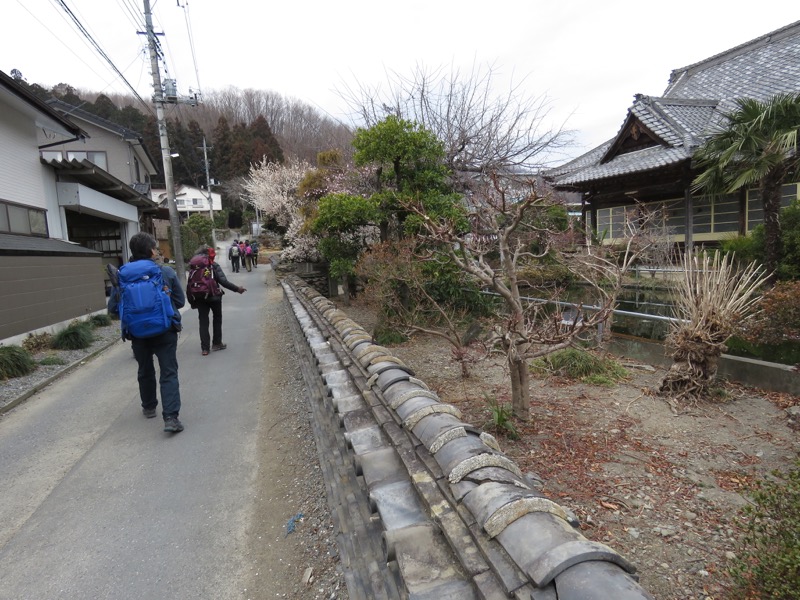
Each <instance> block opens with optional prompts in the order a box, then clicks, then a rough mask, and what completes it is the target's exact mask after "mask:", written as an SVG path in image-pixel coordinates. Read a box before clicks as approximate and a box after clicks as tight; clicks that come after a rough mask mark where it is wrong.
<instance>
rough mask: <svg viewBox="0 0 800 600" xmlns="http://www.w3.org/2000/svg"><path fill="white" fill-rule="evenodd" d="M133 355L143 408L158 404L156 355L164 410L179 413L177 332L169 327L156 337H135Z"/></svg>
mask: <svg viewBox="0 0 800 600" xmlns="http://www.w3.org/2000/svg"><path fill="white" fill-rule="evenodd" d="M131 344H132V345H133V356H134V357H135V358H136V362H137V363H139V372H138V379H139V397H140V398H141V400H142V408H156V407H157V406H158V397H157V396H156V369H155V366H154V364H153V356H154V355H155V357H156V358H157V359H158V369H159V371H160V374H159V380H158V382H159V384H160V386H161V414H162V415H163V417H164V418H165V419H166V418H167V417H177V416H178V413H180V411H181V391H180V385H179V384H178V356H177V352H178V332H177V331H167V332H166V333H162V334H161V335H158V336H156V337H151V338H133V339H132V340H131Z"/></svg>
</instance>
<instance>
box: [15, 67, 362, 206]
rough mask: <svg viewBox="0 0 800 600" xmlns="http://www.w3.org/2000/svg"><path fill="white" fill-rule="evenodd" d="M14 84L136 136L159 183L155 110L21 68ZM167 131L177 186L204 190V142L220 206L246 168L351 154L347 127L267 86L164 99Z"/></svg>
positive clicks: (231, 200) (233, 194)
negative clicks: (42, 79)
mask: <svg viewBox="0 0 800 600" xmlns="http://www.w3.org/2000/svg"><path fill="white" fill-rule="evenodd" d="M12 77H15V80H16V81H17V83H19V84H20V85H22V86H23V87H25V88H27V89H28V91H30V92H31V93H32V94H34V95H35V96H37V97H38V98H40V99H42V100H44V101H47V100H48V99H50V98H57V99H59V100H61V101H63V102H66V103H68V104H70V105H72V106H75V107H78V108H80V109H82V110H85V111H87V112H90V113H92V114H95V115H97V116H99V117H102V118H104V119H107V120H108V121H111V122H113V123H116V124H118V125H122V126H123V127H127V128H128V129H131V130H132V131H135V132H137V133H139V134H140V135H141V137H142V140H143V142H144V145H145V146H146V148H147V150H148V152H149V153H150V155H151V157H152V158H153V161H154V163H155V164H156V166H157V168H158V170H159V174H158V175H157V176H156V177H155V178H153V181H152V185H153V187H163V186H164V180H163V171H162V163H161V145H160V142H159V134H158V126H157V121H156V113H155V107H154V106H152V105H146V106H143V105H142V103H141V102H140V101H139V100H138V99H137V98H136V97H134V96H132V95H124V94H108V95H107V94H103V93H100V92H93V91H89V90H82V89H81V90H79V89H76V88H74V87H72V86H70V85H69V84H66V83H60V84H58V85H56V86H53V87H52V88H45V87H43V86H41V85H39V84H29V83H27V82H26V81H25V80H24V78H23V77H22V76H21V74H20V73H19V72H17V73H13V72H12ZM165 113H166V118H167V133H168V136H169V143H170V151H171V152H172V153H174V154H178V155H179V156H177V157H175V158H173V160H172V168H173V175H174V178H175V183H176V184H180V183H183V184H187V185H192V186H196V187H205V185H206V171H205V160H204V156H203V139H204V138H205V141H206V146H207V148H208V160H209V165H210V169H209V170H210V172H209V176H210V178H211V179H212V180H214V181H216V182H218V184H217V186H216V187H215V191H219V192H221V193H222V194H223V203H224V204H226V205H228V206H229V207H230V208H233V209H236V208H238V207H237V206H236V204H237V203H238V200H239V194H240V192H241V184H242V181H243V179H244V178H245V177H246V176H247V174H248V173H249V171H250V167H251V165H254V164H259V163H261V162H262V161H263V160H264V158H266V159H267V161H268V162H276V163H282V162H284V161H285V160H286V159H289V158H297V159H299V160H302V161H305V162H307V163H309V164H315V163H316V157H317V154H318V153H319V152H322V151H326V150H331V149H338V150H339V151H341V152H342V153H343V154H348V153H349V148H350V142H351V140H352V129H351V128H350V127H348V126H347V125H345V124H343V123H340V122H337V121H335V120H334V119H332V118H330V117H328V116H327V115H324V114H322V113H321V112H320V111H319V110H317V109H316V108H314V107H312V106H310V105H308V104H306V103H304V102H301V101H299V100H296V99H292V98H287V97H285V96H282V95H281V94H278V93H277V92H273V91H265V90H254V89H245V90H241V89H238V88H236V87H229V88H226V89H224V90H221V91H212V92H210V93H208V94H207V95H204V96H203V97H202V99H201V101H200V102H199V103H197V104H196V105H194V106H193V105H189V104H182V103H181V104H167V105H166V106H165Z"/></svg>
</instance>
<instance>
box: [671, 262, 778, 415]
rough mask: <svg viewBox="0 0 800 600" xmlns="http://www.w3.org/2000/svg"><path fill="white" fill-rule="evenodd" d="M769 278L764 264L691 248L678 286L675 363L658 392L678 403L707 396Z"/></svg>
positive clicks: (673, 331)
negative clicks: (740, 264) (734, 337)
mask: <svg viewBox="0 0 800 600" xmlns="http://www.w3.org/2000/svg"><path fill="white" fill-rule="evenodd" d="M766 281H767V275H766V274H765V273H764V269H763V267H761V266H759V265H757V264H756V263H750V264H749V265H748V266H747V267H745V268H744V269H741V270H739V269H737V268H736V267H735V266H734V264H733V255H727V254H726V255H722V254H721V253H720V252H717V251H715V252H713V253H702V254H701V253H695V252H688V253H686V255H685V257H684V277H683V279H682V280H681V281H680V282H679V285H678V290H677V291H676V299H675V311H676V315H675V316H676V317H677V318H678V321H677V322H674V323H673V324H672V329H671V331H670V333H669V335H668V336H667V340H666V343H667V346H668V347H669V348H671V349H672V358H673V360H674V363H673V365H672V366H671V367H670V369H669V371H668V372H667V374H666V375H665V376H664V380H663V381H662V382H661V386H660V388H659V391H660V392H661V393H662V394H664V395H667V396H669V397H670V398H671V400H672V401H677V402H679V403H680V402H697V401H698V400H701V399H704V398H708V397H709V395H710V392H711V387H712V382H713V380H714V377H715V376H716V373H717V367H718V363H719V357H720V355H721V354H722V353H723V352H724V351H725V350H726V346H725V342H726V341H727V340H728V338H730V337H731V335H732V334H733V333H734V331H735V330H736V328H737V326H739V325H741V323H743V322H745V321H747V320H748V319H749V318H751V317H752V316H753V315H754V314H755V312H756V304H757V303H758V300H759V299H758V297H757V295H756V292H757V291H758V290H759V289H760V288H761V286H763V285H764V283H765V282H766Z"/></svg>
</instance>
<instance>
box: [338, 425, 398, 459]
mask: <svg viewBox="0 0 800 600" xmlns="http://www.w3.org/2000/svg"><path fill="white" fill-rule="evenodd" d="M344 437H345V440H347V442H348V444H349V445H350V447H351V448H352V449H353V452H355V453H356V454H365V453H367V452H372V451H373V450H378V449H380V448H384V447H386V446H387V445H388V442H389V440H387V439H386V438H385V437H384V435H383V431H382V430H381V428H380V427H378V426H377V425H374V426H373V427H365V428H362V429H356V430H354V431H347V432H345V434H344Z"/></svg>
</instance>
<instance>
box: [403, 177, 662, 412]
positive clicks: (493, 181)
mask: <svg viewBox="0 0 800 600" xmlns="http://www.w3.org/2000/svg"><path fill="white" fill-rule="evenodd" d="M470 200H471V204H472V210H471V213H470V222H471V231H470V233H469V234H467V235H464V234H463V233H462V232H461V231H460V230H459V228H458V224H457V223H455V222H453V221H450V220H447V219H439V220H434V219H431V218H430V217H429V216H428V215H426V214H425V212H424V209H423V208H421V207H417V208H416V209H415V210H416V212H417V213H418V214H419V216H420V217H421V220H422V223H423V227H424V229H425V232H426V234H425V237H426V238H427V240H428V241H429V242H430V243H431V245H432V247H435V248H437V249H438V252H440V253H442V254H445V255H446V256H447V257H448V259H449V260H450V261H452V263H453V264H455V265H456V266H457V267H458V268H459V269H461V270H462V271H464V272H466V273H468V274H469V275H471V276H472V277H474V278H475V279H476V280H477V281H478V282H480V284H481V285H482V286H484V287H485V288H488V289H490V290H492V291H494V292H495V293H497V294H498V295H499V296H500V298H501V299H502V301H503V303H504V308H505V310H504V312H503V314H502V315H501V316H500V318H499V319H497V320H496V321H495V324H494V326H493V329H492V333H491V335H490V337H489V340H488V341H489V343H491V344H492V345H494V346H495V347H498V348H500V349H501V350H502V352H503V353H504V354H505V356H506V361H507V365H508V368H509V373H510V377H511V394H512V407H513V412H514V415H515V416H516V417H517V418H519V419H523V420H527V419H529V410H530V385H529V371H528V362H529V361H530V359H533V358H537V357H541V356H545V355H547V354H550V353H552V352H555V351H557V350H560V349H563V348H566V347H568V346H570V345H571V344H573V343H574V341H575V338H576V337H577V336H579V335H581V334H582V333H584V332H586V331H587V330H590V329H594V328H596V327H597V326H598V325H599V324H601V323H603V322H604V321H606V320H607V318H608V316H609V315H610V313H611V312H612V310H613V308H614V305H615V303H616V294H617V292H618V291H619V289H620V287H621V286H622V278H623V276H624V275H625V274H626V272H627V270H628V269H629V268H630V266H631V264H632V263H633V262H634V260H635V258H636V256H637V254H638V253H640V252H641V251H643V250H644V249H646V245H642V246H637V243H636V240H637V239H638V238H637V236H636V235H635V232H631V233H632V235H630V236H629V238H628V242H627V244H626V245H625V247H624V248H623V249H622V250H621V252H622V255H621V256H616V257H613V256H607V255H605V254H604V253H602V252H601V249H597V250H596V251H595V253H594V254H588V253H579V254H576V255H573V256H572V258H568V257H567V255H564V254H562V255H561V256H560V258H559V260H561V261H562V262H563V261H571V263H572V264H571V265H570V269H571V270H572V271H573V272H575V273H576V274H577V275H578V276H579V277H580V278H581V279H582V280H583V281H584V282H586V283H587V284H589V285H590V286H591V289H592V290H593V292H594V296H595V297H596V298H597V299H598V302H597V303H596V306H594V307H592V309H591V310H585V309H584V307H583V306H582V305H577V306H575V307H574V310H573V312H572V314H571V316H570V317H569V318H568V319H565V318H564V315H562V313H561V311H560V310H554V309H553V301H557V297H556V295H551V297H549V298H545V299H541V300H537V301H530V300H528V299H525V298H524V297H523V295H522V293H521V291H520V288H521V286H522V285H523V283H524V282H523V281H522V280H521V277H520V271H521V267H522V266H523V265H524V264H525V263H531V262H535V261H536V260H537V259H541V258H543V257H544V256H545V255H547V254H549V253H550V251H551V244H550V242H551V240H552V236H551V233H552V232H551V231H549V230H548V228H547V225H546V223H544V224H543V223H542V222H541V221H540V220H538V219H537V218H536V217H537V215H541V214H542V213H544V212H546V210H547V209H548V208H549V207H551V206H552V205H553V199H552V195H551V194H550V193H549V192H548V191H539V190H538V189H537V185H536V182H535V181H532V180H514V179H511V178H501V177H498V176H497V175H494V174H493V175H491V177H490V178H489V182H487V184H486V185H484V186H483V188H482V189H479V190H476V191H475V192H474V193H473V194H472V195H471V197H470ZM556 305H558V303H556Z"/></svg>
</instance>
